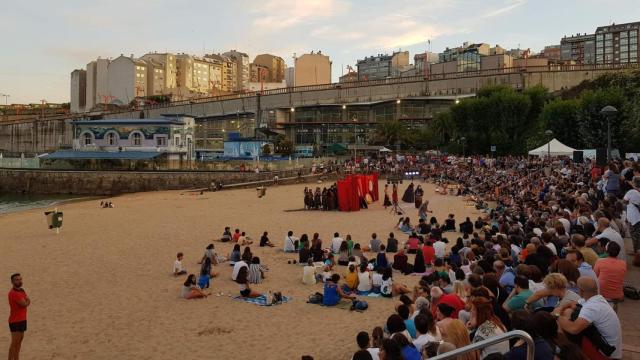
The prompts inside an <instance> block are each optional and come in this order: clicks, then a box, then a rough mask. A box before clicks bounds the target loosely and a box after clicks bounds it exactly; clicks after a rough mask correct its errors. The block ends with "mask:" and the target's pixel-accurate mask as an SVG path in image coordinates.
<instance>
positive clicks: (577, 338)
mask: <svg viewBox="0 0 640 360" xmlns="http://www.w3.org/2000/svg"><path fill="white" fill-rule="evenodd" d="M413 166H415V164H413ZM421 169H422V172H423V174H424V175H423V176H424V178H425V179H431V180H432V181H434V182H437V183H439V184H442V185H443V186H446V185H445V184H448V183H450V184H456V185H457V186H456V188H457V189H464V190H463V191H457V192H456V193H454V195H464V194H467V196H468V198H469V199H470V200H473V201H474V202H476V203H479V202H483V206H481V207H479V208H482V209H485V213H484V214H483V215H482V216H480V217H479V218H478V219H477V220H476V221H475V222H471V219H469V218H467V219H466V220H465V221H464V222H463V223H461V224H460V232H461V233H462V234H463V235H462V236H461V237H460V238H458V239H457V241H456V242H455V244H454V245H453V246H451V247H450V250H449V251H447V250H446V249H447V247H446V246H442V245H440V244H438V242H445V241H444V240H445V239H444V238H443V237H442V236H443V232H444V231H443V228H444V226H434V220H435V219H434V220H431V219H430V220H429V222H428V223H427V222H426V221H425V219H424V214H423V216H420V224H418V225H417V226H415V227H414V226H412V224H411V223H410V220H409V219H408V218H403V219H401V221H400V222H399V223H398V227H397V228H398V229H399V230H401V231H403V232H406V233H410V234H411V235H410V238H409V240H408V241H407V246H408V248H409V249H408V252H413V253H415V254H416V255H415V257H414V263H413V264H408V263H407V259H406V258H405V256H403V255H404V254H401V253H402V250H399V252H398V254H396V255H395V256H394V261H393V263H392V267H393V268H394V269H396V270H398V271H402V272H404V273H408V272H425V275H423V276H422V278H421V280H420V284H419V286H417V287H416V288H415V289H413V291H411V293H410V294H405V295H403V296H402V297H401V298H400V303H398V305H397V306H396V313H394V314H391V315H390V316H389V317H388V319H387V321H386V324H384V325H385V326H382V327H378V328H374V329H373V331H372V338H373V341H369V334H368V333H366V332H361V333H359V334H358V335H357V337H356V340H357V344H358V346H359V348H360V350H359V351H357V352H356V353H355V354H354V356H353V358H354V359H385V360H387V359H404V360H408V359H426V358H428V357H430V356H433V355H435V354H441V353H446V352H447V351H450V350H451V349H454V348H459V347H462V346H465V345H468V344H470V343H474V342H478V341H481V340H484V339H488V338H492V337H495V336H497V335H500V334H504V333H505V332H507V331H510V330H513V329H517V330H524V331H525V332H527V333H529V334H530V335H531V337H532V338H533V340H534V343H535V359H540V360H541V359H621V358H622V331H621V325H620V320H619V318H618V315H617V313H616V310H617V304H618V303H619V302H620V301H623V300H624V296H625V295H624V291H623V290H624V279H625V275H626V271H627V252H626V248H625V246H624V240H623V239H624V238H625V237H630V238H631V239H632V243H633V251H632V252H631V253H630V255H632V256H633V257H634V263H635V264H638V258H639V257H640V256H639V255H638V250H639V245H640V233H638V229H639V228H640V192H639V190H640V166H639V164H638V163H633V162H631V161H624V162H622V163H620V162H613V163H610V164H608V165H607V166H605V167H604V168H601V167H598V166H596V165H595V164H594V163H593V162H591V163H586V164H574V163H572V162H570V161H568V160H567V159H564V160H563V159H558V160H556V161H555V162H553V163H543V162H541V161H540V160H534V161H530V160H527V159H524V158H503V159H482V158H470V159H461V160H460V159H459V160H458V161H442V160H438V161H434V162H431V163H429V164H423V165H421ZM443 193H449V194H450V192H443ZM407 194H408V192H406V193H405V195H407ZM403 200H405V201H406V202H410V201H407V200H411V199H408V198H407V199H403ZM491 203H493V204H495V206H493V208H490V207H489V206H488V204H491ZM449 219H451V220H453V217H450V218H449ZM449 219H447V220H449ZM435 223H437V220H435ZM451 226H453V227H455V223H450V224H449V226H448V228H451ZM429 227H430V229H429ZM436 244H438V245H437V246H436ZM445 245H446V244H445ZM438 248H439V249H438ZM398 260H399V262H400V264H399V265H398ZM425 268H426V271H425ZM407 314H408V315H407ZM381 334H382V336H381ZM526 347H527V345H526V343H525V342H524V341H522V340H520V341H518V342H516V343H509V342H503V343H498V344H496V345H493V346H489V347H484V348H483V349H482V350H481V351H476V352H470V353H467V354H466V355H464V356H460V357H459V358H464V359H525V358H526Z"/></svg>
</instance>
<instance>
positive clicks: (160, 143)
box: [156, 136, 167, 146]
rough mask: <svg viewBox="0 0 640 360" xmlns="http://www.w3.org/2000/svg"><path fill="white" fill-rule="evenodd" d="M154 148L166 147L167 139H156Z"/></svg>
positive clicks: (159, 137) (160, 137) (164, 137)
mask: <svg viewBox="0 0 640 360" xmlns="http://www.w3.org/2000/svg"><path fill="white" fill-rule="evenodd" d="M156 146H167V137H166V136H158V137H156Z"/></svg>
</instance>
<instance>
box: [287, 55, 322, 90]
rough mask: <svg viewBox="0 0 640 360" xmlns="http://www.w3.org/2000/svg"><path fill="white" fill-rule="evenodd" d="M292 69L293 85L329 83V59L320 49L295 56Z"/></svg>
mask: <svg viewBox="0 0 640 360" xmlns="http://www.w3.org/2000/svg"><path fill="white" fill-rule="evenodd" d="M294 71H295V75H294V86H307V85H320V84H330V83H331V60H330V59H329V57H328V56H326V55H323V54H322V52H321V51H318V52H317V53H314V52H313V51H312V52H311V53H310V54H303V55H302V56H300V57H297V58H296V59H295V65H294Z"/></svg>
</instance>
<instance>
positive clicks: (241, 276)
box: [236, 266, 261, 298]
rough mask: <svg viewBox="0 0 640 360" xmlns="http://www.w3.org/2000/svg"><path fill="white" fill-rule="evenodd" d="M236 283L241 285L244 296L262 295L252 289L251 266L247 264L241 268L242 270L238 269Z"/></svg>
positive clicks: (241, 293)
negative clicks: (250, 281) (250, 285)
mask: <svg viewBox="0 0 640 360" xmlns="http://www.w3.org/2000/svg"><path fill="white" fill-rule="evenodd" d="M236 283H238V285H240V296H242V297H245V298H255V297H258V296H260V295H261V294H260V293H259V292H257V291H253V290H251V287H249V268H248V267H246V266H245V267H242V268H240V271H238V276H237V277H236Z"/></svg>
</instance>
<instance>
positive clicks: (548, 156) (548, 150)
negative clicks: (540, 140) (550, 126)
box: [544, 130, 553, 163]
mask: <svg viewBox="0 0 640 360" xmlns="http://www.w3.org/2000/svg"><path fill="white" fill-rule="evenodd" d="M544 134H545V135H547V141H548V142H547V160H548V161H549V163H551V139H552V137H553V131H551V130H547V131H545V132H544Z"/></svg>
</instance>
